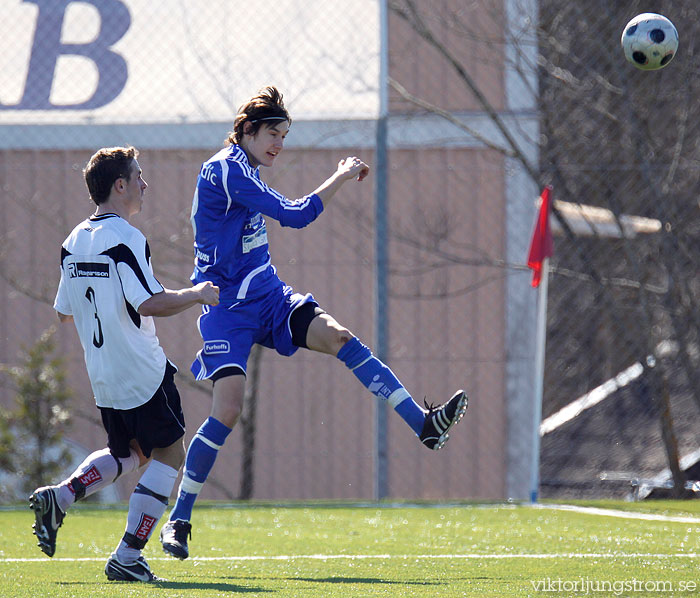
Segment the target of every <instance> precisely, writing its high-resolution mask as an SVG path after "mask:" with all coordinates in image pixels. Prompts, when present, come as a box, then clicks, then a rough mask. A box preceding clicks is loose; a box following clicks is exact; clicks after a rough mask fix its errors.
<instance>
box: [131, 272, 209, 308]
mask: <svg viewBox="0 0 700 598" xmlns="http://www.w3.org/2000/svg"><path fill="white" fill-rule="evenodd" d="M218 303H219V287H217V286H215V285H213V284H212V283H211V282H210V281H208V280H207V281H205V282H200V283H199V284H196V285H195V286H193V287H190V288H189V289H179V290H177V291H172V290H170V289H164V290H163V291H161V292H160V293H156V294H155V295H153V296H151V297H149V298H148V299H146V301H144V302H143V303H142V304H141V305H140V306H139V309H138V312H139V314H141V315H142V316H174V315H175V314H179V313H180V312H181V311H185V310H186V309H187V308H189V307H192V306H193V305H198V304H200V305H217V304H218Z"/></svg>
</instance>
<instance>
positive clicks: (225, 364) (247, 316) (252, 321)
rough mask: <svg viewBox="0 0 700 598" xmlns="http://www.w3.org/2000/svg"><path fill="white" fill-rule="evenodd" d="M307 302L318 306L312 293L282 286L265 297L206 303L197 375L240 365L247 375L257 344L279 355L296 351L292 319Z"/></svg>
mask: <svg viewBox="0 0 700 598" xmlns="http://www.w3.org/2000/svg"><path fill="white" fill-rule="evenodd" d="M307 303H311V304H312V305H315V306H318V303H316V300H315V299H314V297H313V295H312V294H311V293H307V294H306V295H302V294H301V293H295V292H294V290H293V289H292V287H290V286H287V285H280V286H279V287H277V288H275V289H274V290H272V291H271V292H269V293H267V294H266V295H264V296H262V297H257V298H254V299H244V300H243V301H236V300H233V301H230V302H225V301H224V302H221V303H219V304H218V305H215V306H208V305H205V306H203V307H202V314H201V315H200V316H199V319H198V320H197V327H198V328H199V334H200V335H201V336H202V341H203V347H202V349H201V350H200V351H199V352H198V353H197V356H196V357H195V360H194V362H193V363H192V367H191V369H192V373H193V374H194V377H195V378H196V379H197V380H206V379H208V378H211V377H212V376H215V374H216V373H217V372H219V371H220V370H223V369H224V368H240V370H241V371H242V372H243V373H244V374H245V372H246V366H247V363H248V356H249V355H250V351H251V349H252V347H253V345H254V344H255V343H258V344H260V345H263V346H264V347H269V348H270V349H275V350H276V351H277V352H278V353H279V354H280V355H292V354H294V353H295V352H296V350H297V349H298V348H299V347H298V346H297V345H295V344H294V343H293V342H292V330H291V327H290V323H289V320H290V318H291V316H292V314H293V313H294V311H295V310H296V309H298V308H299V307H301V306H302V305H304V304H307Z"/></svg>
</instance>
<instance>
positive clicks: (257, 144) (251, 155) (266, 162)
mask: <svg viewBox="0 0 700 598" xmlns="http://www.w3.org/2000/svg"><path fill="white" fill-rule="evenodd" d="M288 132H289V123H288V122H287V121H286V120H283V121H280V122H277V123H275V124H273V125H272V126H270V125H266V124H263V125H262V126H261V127H260V128H259V129H258V132H257V133H256V134H255V135H246V134H244V135H243V142H242V143H241V146H242V147H243V149H244V150H245V152H246V154H248V161H249V162H250V165H251V166H252V167H253V168H257V167H258V166H272V163H273V162H274V161H275V158H276V157H277V155H278V154H279V153H280V152H281V151H282V148H283V147H284V138H285V137H286V136H287V133H288Z"/></svg>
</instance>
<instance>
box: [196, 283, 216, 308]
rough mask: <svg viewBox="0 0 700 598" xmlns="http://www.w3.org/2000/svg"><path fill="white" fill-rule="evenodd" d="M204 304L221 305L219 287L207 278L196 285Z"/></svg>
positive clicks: (200, 299)
mask: <svg viewBox="0 0 700 598" xmlns="http://www.w3.org/2000/svg"><path fill="white" fill-rule="evenodd" d="M194 288H195V290H196V291H197V293H199V302H200V303H202V304H203V305H219V287H217V286H216V285H214V284H212V282H211V281H209V280H206V281H204V282H200V283H199V284H197V285H195V286H194Z"/></svg>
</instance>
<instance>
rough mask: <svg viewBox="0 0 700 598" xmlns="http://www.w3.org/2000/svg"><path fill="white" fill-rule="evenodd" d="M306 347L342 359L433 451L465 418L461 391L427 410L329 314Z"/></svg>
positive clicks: (311, 331)
mask: <svg viewBox="0 0 700 598" xmlns="http://www.w3.org/2000/svg"><path fill="white" fill-rule="evenodd" d="M306 344H307V346H308V348H309V349H312V350H315V351H320V352H323V353H329V354H331V355H335V356H336V357H337V358H338V359H340V361H342V362H343V363H344V364H345V365H346V366H347V368H348V369H349V370H350V371H352V373H353V374H355V376H356V377H357V379H358V380H359V381H360V382H362V384H363V385H364V386H365V387H366V388H367V389H368V390H369V391H370V392H371V393H372V394H374V395H375V396H376V397H378V398H379V399H382V400H385V401H387V402H388V403H389V404H390V405H391V406H392V407H393V409H394V411H396V413H398V414H399V416H400V417H401V418H402V419H403V420H404V421H405V422H406V423H407V424H408V425H409V426H410V428H411V429H412V430H413V431H414V432H415V434H416V436H418V437H419V438H420V440H421V442H422V443H423V444H424V445H425V446H427V447H428V448H430V449H433V450H439V449H441V448H442V447H443V446H444V445H445V443H446V442H447V440H448V439H449V434H448V432H449V430H450V429H451V428H452V426H454V425H455V424H456V423H457V422H459V420H460V419H462V417H463V416H464V413H465V411H466V409H467V405H468V400H467V396H466V394H465V393H464V391H462V390H459V391H457V392H456V393H455V394H454V395H453V396H452V398H451V399H450V400H449V401H447V402H446V403H445V404H443V405H440V406H437V407H436V406H428V405H426V407H427V410H426V409H423V408H422V407H420V406H419V405H418V404H417V403H416V402H415V401H414V400H413V397H412V396H411V395H410V394H409V392H408V391H407V390H406V388H405V387H404V386H403V384H401V382H400V381H399V379H398V378H397V377H396V375H395V374H394V372H392V371H391V369H390V368H389V367H388V366H387V365H385V364H384V363H383V362H382V361H381V360H380V359H378V358H377V357H376V356H375V355H374V354H373V353H372V351H371V350H370V349H369V347H367V346H366V345H364V344H363V343H362V342H361V341H360V339H358V338H357V337H356V336H354V335H353V334H352V333H351V332H350V331H349V330H348V329H347V328H345V327H343V326H341V325H340V324H339V323H338V322H337V321H336V320H335V319H334V318H333V317H332V316H330V315H329V314H326V313H322V314H320V315H318V316H316V317H315V318H314V319H313V320H312V321H311V323H310V324H309V327H308V331H307V336H306Z"/></svg>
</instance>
